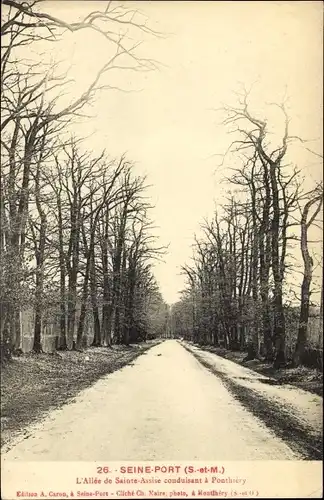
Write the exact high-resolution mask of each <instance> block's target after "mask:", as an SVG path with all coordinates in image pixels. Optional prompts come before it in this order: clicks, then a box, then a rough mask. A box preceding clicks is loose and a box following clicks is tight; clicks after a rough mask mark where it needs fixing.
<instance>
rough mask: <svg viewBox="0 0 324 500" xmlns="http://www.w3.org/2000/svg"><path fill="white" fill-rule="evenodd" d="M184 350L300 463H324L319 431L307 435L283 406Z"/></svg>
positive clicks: (196, 355) (303, 428)
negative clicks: (319, 461)
mask: <svg viewBox="0 0 324 500" xmlns="http://www.w3.org/2000/svg"><path fill="white" fill-rule="evenodd" d="M184 347H185V348H186V349H187V350H188V351H189V352H190V353H191V354H193V355H194V356H195V358H196V359H197V360H198V361H199V362H200V363H201V364H202V365H203V366H205V368H207V369H208V370H209V371H211V372H212V373H214V374H215V375H217V376H218V377H219V378H220V379H221V380H222V382H223V383H224V385H225V386H226V387H227V389H228V390H229V392H230V393H231V394H233V396H234V397H235V399H237V400H238V401H239V402H240V403H241V404H242V405H243V406H244V407H245V408H247V409H248V410H249V411H250V412H251V413H252V414H253V415H255V416H256V417H257V418H259V419H260V420H261V421H262V422H264V423H265V424H266V425H267V427H269V428H270V429H271V430H272V431H273V432H274V434H275V435H276V436H278V437H279V438H281V439H282V440H283V441H285V442H286V443H287V444H288V445H289V446H290V447H291V448H292V449H293V450H295V451H296V452H297V453H298V454H299V455H300V456H301V457H302V458H303V460H322V459H323V448H322V431H321V429H319V430H318V431H316V432H310V429H309V428H305V427H304V426H303V425H302V424H301V422H300V421H299V420H298V419H296V418H295V417H294V415H292V414H291V412H289V411H288V409H287V408H285V407H284V405H281V404H280V403H279V402H277V401H274V400H273V399H271V400H270V399H267V398H266V397H265V396H263V395H262V394H260V393H259V392H257V391H255V390H253V389H250V388H248V387H243V386H242V385H241V384H237V383H236V382H235V380H233V379H231V378H230V377H229V376H227V375H226V374H224V373H223V372H221V371H219V370H217V369H216V368H215V367H214V366H212V365H211V364H210V363H208V362H207V361H206V360H205V359H204V358H203V357H202V356H201V355H200V354H199V352H195V351H192V350H191V349H190V348H188V347H186V345H184ZM204 350H209V349H204ZM211 352H215V351H211ZM217 354H218V353H217ZM227 359H230V358H227ZM253 369H254V368H253ZM295 385H296V384H295Z"/></svg>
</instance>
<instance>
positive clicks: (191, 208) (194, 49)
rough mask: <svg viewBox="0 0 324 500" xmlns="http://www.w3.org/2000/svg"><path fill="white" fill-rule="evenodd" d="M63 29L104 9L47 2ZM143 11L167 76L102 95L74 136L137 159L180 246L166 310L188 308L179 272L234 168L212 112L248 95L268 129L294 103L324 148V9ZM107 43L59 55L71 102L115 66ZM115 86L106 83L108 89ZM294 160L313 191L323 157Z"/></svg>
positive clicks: (315, 5)
mask: <svg viewBox="0 0 324 500" xmlns="http://www.w3.org/2000/svg"><path fill="white" fill-rule="evenodd" d="M45 3H46V5H47V7H46V9H47V10H48V11H50V12H51V13H52V14H54V15H57V16H58V17H63V18H66V19H68V18H69V19H73V18H75V17H76V16H83V15H84V14H86V13H88V12H90V10H95V9H96V8H97V7H99V8H100V9H102V8H103V4H104V2H101V3H98V2H88V1H83V2H69V1H62V0H60V1H59V0H56V1H46V2H45ZM126 6H127V7H129V8H131V7H134V6H135V7H136V8H137V9H141V10H142V11H143V12H144V13H145V14H146V15H147V16H148V17H149V25H150V26H151V27H152V28H153V29H155V30H158V31H160V32H163V33H169V34H170V35H169V36H168V37H167V38H163V39H159V38H148V37H145V43H144V44H143V45H142V46H141V47H140V49H139V50H140V54H141V55H142V56H144V57H147V58H154V59H156V60H158V61H159V62H161V63H162V64H164V65H165V66H164V67H161V69H160V70H159V71H155V72H150V73H145V74H143V73H138V72H137V73H130V72H129V73H122V74H118V75H117V76H116V77H115V78H114V80H113V81H114V84H117V85H118V86H121V87H123V88H125V89H142V90H141V91H140V92H133V93H123V92H118V91H106V92H102V93H101V94H100V96H98V99H97V101H96V104H95V105H94V106H93V108H92V109H91V113H92V115H93V116H94V117H95V118H93V119H91V120H90V121H87V122H86V124H83V125H76V126H75V127H74V131H75V132H76V133H77V134H78V133H80V134H89V133H91V132H94V134H93V135H92V137H91V138H90V139H88V140H87V146H88V147H91V148H93V150H94V151H96V152H99V151H100V150H101V148H104V147H105V148H106V149H107V152H108V153H109V154H111V155H112V156H118V155H120V154H122V153H123V152H127V156H128V158H129V159H130V160H133V161H135V162H136V164H137V169H138V171H139V172H143V173H147V174H148V183H149V184H152V187H151V188H150V193H151V195H152V199H153V202H154V203H155V204H156V208H155V209H154V211H153V213H152V216H153V218H154V220H155V222H156V224H157V226H159V229H158V233H159V235H160V242H161V243H162V244H167V243H170V247H169V253H168V255H167V256H166V257H165V263H161V264H158V265H157V266H156V277H157V279H158V281H159V284H160V286H161V291H162V293H163V296H164V298H165V300H166V301H167V302H169V303H172V302H174V301H175V300H177V298H178V292H179V290H181V289H182V288H183V286H184V282H183V277H182V276H180V274H179V272H180V266H181V265H182V264H183V263H184V262H185V261H188V259H189V258H190V255H191V248H190V245H191V243H192V241H193V235H194V233H195V232H197V231H199V223H200V222H201V220H202V218H203V217H205V216H211V215H212V213H213V209H214V206H215V203H216V204H221V201H222V196H223V194H224V190H225V189H227V187H228V186H225V185H223V184H220V180H221V178H222V175H224V173H225V174H226V173H227V174H228V172H226V170H224V168H217V164H218V163H219V157H217V156H213V155H215V154H222V153H224V152H225V151H226V149H227V147H228V145H229V143H230V141H231V139H232V138H231V136H229V135H228V134H226V129H225V128H224V127H223V126H221V125H220V120H221V116H220V115H219V114H217V113H216V112H213V111H211V108H219V107H221V106H222V104H223V103H226V104H233V105H235V104H236V98H235V95H234V94H233V92H235V91H238V90H240V83H239V82H244V83H245V85H246V86H247V87H249V86H250V85H251V84H252V83H253V82H255V81H257V83H256V85H255V87H254V90H253V93H252V97H251V99H252V101H251V102H252V107H253V108H254V109H256V110H257V112H260V115H261V116H263V117H265V116H267V115H268V112H270V111H269V110H267V109H266V108H265V103H266V102H273V101H277V102H280V101H281V99H282V97H283V95H284V93H285V90H286V93H287V95H288V96H289V112H290V116H291V118H292V120H291V132H292V134H294V135H299V136H301V137H304V138H307V139H316V140H315V141H313V142H311V143H310V144H309V146H310V147H311V148H312V149H314V150H315V151H317V152H320V151H321V140H320V138H321V136H322V4H321V2H295V1H290V2H284V1H280V2H244V1H240V2H234V1H233V2H202V1H196V2H175V1H172V2H171V1H169V2H146V1H144V2H136V4H133V3H130V2H127V4H126ZM106 50H107V49H106V47H105V41H103V40H102V39H101V38H100V37H99V36H97V35H94V34H91V33H90V32H88V34H87V36H86V37H85V33H84V32H82V33H80V34H76V35H73V36H72V35H67V37H65V39H64V45H62V44H61V45H59V46H58V47H56V50H55V48H53V49H52V51H51V54H52V55H53V57H57V56H56V55H55V54H59V57H60V58H61V59H63V58H66V59H67V60H69V61H72V62H73V63H74V67H73V69H72V74H73V76H74V77H75V79H76V83H75V84H74V86H73V93H75V95H77V94H79V93H80V92H81V91H82V89H83V87H84V86H85V85H86V83H87V82H89V81H90V80H91V77H93V74H94V71H96V69H98V68H99V67H100V65H101V64H102V63H103V62H104V61H105V57H107V52H106ZM105 81H107V80H105ZM291 159H292V161H293V162H295V163H296V164H297V165H298V166H299V167H300V168H303V170H304V172H305V174H306V181H307V182H308V183H309V186H310V187H311V185H312V183H313V182H314V181H315V179H318V178H319V176H320V175H321V174H320V172H321V166H320V164H319V163H318V160H317V158H316V156H314V155H311V154H310V153H307V152H305V151H304V150H303V149H302V148H301V146H300V145H299V146H296V147H295V148H294V150H293V152H292V154H291Z"/></svg>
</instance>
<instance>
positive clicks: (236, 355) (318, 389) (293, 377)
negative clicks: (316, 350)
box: [196, 344, 323, 396]
mask: <svg viewBox="0 0 324 500" xmlns="http://www.w3.org/2000/svg"><path fill="white" fill-rule="evenodd" d="M196 346H197V347H199V349H202V350H204V351H208V352H211V353H214V354H217V355H218V356H221V357H222V358H225V359H228V360H230V361H234V363H237V364H239V365H242V366H245V367H246V368H249V369H250V370H253V371H255V372H257V373H260V374H261V375H265V376H267V377H271V378H273V379H274V380H275V381H276V383H277V384H278V385H283V384H290V385H294V386H295V387H299V388H300V389H304V390H305V391H309V392H311V393H313V394H317V395H318V396H323V373H322V372H320V371H319V370H317V369H316V368H308V367H306V366H299V367H298V368H291V367H289V366H287V367H284V368H279V369H276V368H274V367H273V365H272V363H268V362H266V361H263V360H260V359H253V360H251V361H244V358H245V357H246V356H247V353H246V352H241V351H228V350H226V349H224V348H222V347H213V346H200V345H198V344H196Z"/></svg>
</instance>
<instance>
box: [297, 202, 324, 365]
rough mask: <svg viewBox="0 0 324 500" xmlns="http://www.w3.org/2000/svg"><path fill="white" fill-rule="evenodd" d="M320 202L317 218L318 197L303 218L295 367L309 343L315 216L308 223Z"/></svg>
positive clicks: (304, 212) (306, 207) (306, 209)
mask: <svg viewBox="0 0 324 500" xmlns="http://www.w3.org/2000/svg"><path fill="white" fill-rule="evenodd" d="M317 202H319V206H318V208H317V210H316V211H315V214H314V215H315V216H316V215H317V213H318V212H319V210H320V207H321V205H322V197H317V198H313V199H311V200H310V201H309V202H308V203H306V205H305V207H304V210H303V213H302V218H301V239H300V248H301V253H302V257H303V262H304V277H303V282H302V286H301V304H300V314H299V327H298V336H297V342H296V348H295V352H294V356H293V365H294V366H299V365H300V364H301V363H302V362H303V356H304V353H305V347H306V343H307V328H308V317H309V298H310V286H311V282H312V277H313V259H312V257H311V255H310V253H309V250H308V234H307V233H308V227H309V225H310V224H311V222H312V220H314V215H313V217H312V218H311V220H310V221H309V222H308V221H307V218H308V213H309V210H310V208H311V207H312V205H313V204H315V203H317Z"/></svg>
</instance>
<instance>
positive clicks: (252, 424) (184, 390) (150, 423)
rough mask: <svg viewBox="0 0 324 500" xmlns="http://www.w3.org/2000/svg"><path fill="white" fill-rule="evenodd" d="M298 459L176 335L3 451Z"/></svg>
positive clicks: (66, 456) (49, 456)
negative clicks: (177, 339) (178, 340)
mask: <svg viewBox="0 0 324 500" xmlns="http://www.w3.org/2000/svg"><path fill="white" fill-rule="evenodd" d="M40 397H41V394H40ZM298 458H300V457H299V456H298V455H297V453H296V452H293V451H292V449H291V448H290V447H289V446H288V444H287V443H285V442H284V441H282V440H281V439H280V438H278V437H276V436H275V435H274V434H273V432H272V431H271V430H270V429H268V428H267V427H266V425H265V424H263V423H262V422H261V420H259V419H258V418H257V417H255V416H253V415H252V413H250V412H249V411H248V410H247V409H245V408H244V407H243V406H242V405H241V404H240V403H239V402H238V401H237V400H236V399H235V398H234V397H233V396H232V395H231V393H230V392H229V391H228V389H227V388H226V386H225V385H224V384H223V382H222V380H221V378H219V377H218V376H217V375H214V374H212V373H210V372H209V371H208V370H207V369H206V368H205V367H204V366H202V365H201V364H200V363H199V361H198V360H197V359H196V358H195V357H194V356H193V355H192V354H191V353H189V352H188V351H187V350H186V349H184V347H182V346H181V344H180V343H179V342H177V341H175V340H167V341H165V342H163V343H161V344H159V345H157V346H155V347H153V348H152V349H150V350H149V351H148V352H147V353H146V354H145V355H142V356H140V357H139V358H137V359H136V361H135V362H134V363H133V365H129V366H126V367H124V368H123V369H121V370H119V371H116V372H114V373H112V374H109V375H107V376H106V377H104V378H102V379H100V380H99V381H98V382H96V383H95V384H94V385H93V386H92V387H90V388H88V389H86V390H84V391H82V392H81V393H80V394H79V395H78V396H77V398H76V399H75V400H74V401H73V402H70V403H69V404H66V405H64V406H63V407H62V408H60V409H59V410H55V411H53V412H52V413H51V414H50V415H49V416H48V417H47V418H46V419H45V420H44V421H43V422H42V423H41V424H40V425H39V427H38V429H36V430H34V431H33V432H32V433H31V434H30V435H28V434H27V438H26V439H24V440H22V441H20V442H19V443H17V444H16V445H15V446H14V447H13V448H12V449H11V450H9V451H8V452H7V453H5V454H4V455H3V456H2V459H3V460H10V461H11V460H18V461H22V460H23V461H34V460H35V461H36V460H37V461H55V460H65V461H66V460H73V461H80V460H84V461H100V460H112V461H115V460H116V461H117V460H139V461H142V460H148V461H150V460H215V459H222V460H261V459H263V460H296V459H298Z"/></svg>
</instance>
